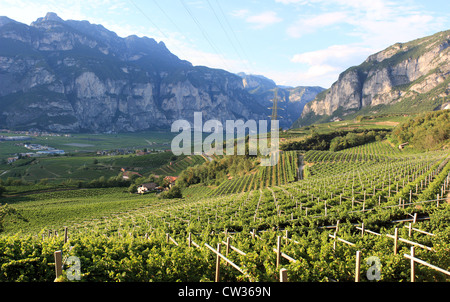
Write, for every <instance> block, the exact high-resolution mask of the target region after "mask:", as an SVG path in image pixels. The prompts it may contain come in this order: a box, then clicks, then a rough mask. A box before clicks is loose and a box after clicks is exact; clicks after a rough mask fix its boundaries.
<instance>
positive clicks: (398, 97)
mask: <svg viewBox="0 0 450 302" xmlns="http://www.w3.org/2000/svg"><path fill="white" fill-rule="evenodd" d="M449 45H450V30H447V31H442V32H439V33H436V34H434V35H431V36H427V37H423V38H419V39H416V40H413V41H410V42H406V43H396V44H394V45H391V46H389V47H388V48H386V49H384V50H382V51H380V52H377V53H375V54H372V55H370V56H369V57H368V58H367V59H366V60H365V61H364V62H362V63H361V64H360V65H358V66H353V67H350V68H348V69H347V70H345V71H344V72H342V73H341V74H340V75H339V78H338V79H337V81H336V82H334V83H333V84H332V86H331V87H330V88H329V89H327V90H325V91H324V92H322V93H320V94H318V95H317V96H316V98H315V99H314V100H313V101H311V102H310V103H308V104H307V105H306V106H305V108H304V110H303V112H302V115H301V117H300V118H299V119H298V120H297V121H296V122H295V123H294V124H293V127H301V126H306V125H310V124H312V123H315V122H330V121H333V120H334V119H336V118H345V117H346V116H353V115H357V114H360V115H365V114H366V115H371V114H379V113H392V112H395V113H406V114H407V113H417V112H421V111H424V110H425V111H432V110H435V109H438V108H440V107H441V106H442V104H444V103H446V102H448V101H449V95H450V63H449V62H450V55H449V49H450V48H449Z"/></svg>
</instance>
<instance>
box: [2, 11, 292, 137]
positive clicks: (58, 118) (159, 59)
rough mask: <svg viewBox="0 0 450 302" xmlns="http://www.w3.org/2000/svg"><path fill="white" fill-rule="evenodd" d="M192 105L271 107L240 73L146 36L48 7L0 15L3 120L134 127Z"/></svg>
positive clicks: (211, 115) (13, 125)
mask: <svg viewBox="0 0 450 302" xmlns="http://www.w3.org/2000/svg"><path fill="white" fill-rule="evenodd" d="M194 112H203V115H204V119H205V120H206V119H217V120H219V121H222V122H225V120H229V119H235V120H236V119H255V120H261V119H268V118H269V115H270V109H268V108H267V107H266V106H265V104H264V105H263V104H261V102H260V100H259V99H257V96H255V95H254V94H251V93H250V92H249V91H248V90H247V89H246V88H245V87H244V83H243V80H242V78H241V77H240V76H238V75H236V74H233V73H230V72H228V71H225V70H221V69H214V68H208V67H205V66H193V65H192V64H191V63H190V62H188V61H185V60H181V59H180V58H178V57H177V56H176V55H174V54H172V53H171V52H170V51H169V50H168V49H167V47H166V45H165V44H164V43H163V42H156V41H155V40H154V39H152V38H148V37H142V38H140V37H137V36H135V35H131V36H128V37H125V38H122V37H119V36H118V35H117V34H116V33H114V32H112V31H109V30H108V29H106V28H105V27H103V26H102V25H96V24H91V23H90V22H88V21H76V20H66V21H64V20H62V19H61V18H59V17H58V16H57V15H56V14H54V13H47V15H46V16H45V17H41V18H38V19H37V20H36V21H34V22H32V23H31V25H29V26H28V25H25V24H23V23H20V22H17V21H14V20H12V19H10V18H7V17H0V127H2V128H9V129H16V130H32V129H37V130H49V131H54V132H136V131H143V130H148V129H170V125H171V124H172V123H173V122H174V121H175V120H178V119H186V120H188V121H190V122H192V120H193V113H194ZM298 116H300V111H298V112H297V116H295V117H290V118H289V119H287V120H285V121H283V123H284V126H283V127H289V126H290V125H291V124H292V122H293V121H295V119H296V118H297V117H298Z"/></svg>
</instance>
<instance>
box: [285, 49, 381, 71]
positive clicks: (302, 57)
mask: <svg viewBox="0 0 450 302" xmlns="http://www.w3.org/2000/svg"><path fill="white" fill-rule="evenodd" d="M373 52H374V50H373V49H371V48H367V47H362V46H358V45H332V46H330V47H328V48H325V49H320V50H317V51H310V52H305V53H301V54H296V55H294V56H293V57H292V59H291V62H294V63H304V64H308V65H310V66H314V65H323V64H326V65H329V66H343V65H346V64H348V63H349V62H352V61H354V58H355V56H356V57H359V58H361V57H367V56H368V55H369V54H371V53H373Z"/></svg>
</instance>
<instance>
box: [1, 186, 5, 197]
mask: <svg viewBox="0 0 450 302" xmlns="http://www.w3.org/2000/svg"><path fill="white" fill-rule="evenodd" d="M5 192H6V188H5V187H3V186H0V197H2V196H3V193H5Z"/></svg>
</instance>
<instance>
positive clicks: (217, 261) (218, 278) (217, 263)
mask: <svg viewBox="0 0 450 302" xmlns="http://www.w3.org/2000/svg"><path fill="white" fill-rule="evenodd" d="M219 254H220V243H218V244H217V258H216V278H215V279H214V281H215V282H219V280H220V255H219Z"/></svg>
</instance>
